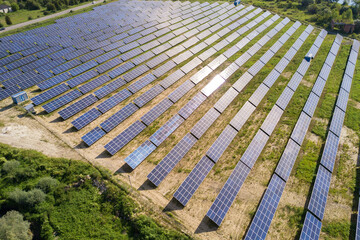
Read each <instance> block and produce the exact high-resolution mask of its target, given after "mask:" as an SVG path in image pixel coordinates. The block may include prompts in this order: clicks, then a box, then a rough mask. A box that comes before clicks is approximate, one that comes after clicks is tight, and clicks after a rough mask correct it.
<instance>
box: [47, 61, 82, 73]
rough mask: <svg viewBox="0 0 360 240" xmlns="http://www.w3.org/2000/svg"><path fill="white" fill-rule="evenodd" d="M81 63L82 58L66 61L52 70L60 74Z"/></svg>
mask: <svg viewBox="0 0 360 240" xmlns="http://www.w3.org/2000/svg"><path fill="white" fill-rule="evenodd" d="M80 64H81V62H80V60H78V59H74V60H71V61H69V62H66V63H64V64H62V65H60V66H58V67H55V68H53V69H51V71H52V72H53V73H54V74H60V73H62V72H65V71H67V70H69V69H71V68H73V67H75V66H78V65H80ZM73 76H74V75H73Z"/></svg>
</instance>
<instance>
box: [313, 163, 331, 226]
mask: <svg viewBox="0 0 360 240" xmlns="http://www.w3.org/2000/svg"><path fill="white" fill-rule="evenodd" d="M330 182H331V172H329V171H328V170H326V169H325V168H324V167H323V166H321V165H320V166H319V169H318V172H317V174H316V179H315V183H314V187H313V190H312V193H311V198H310V202H309V206H308V209H309V211H311V212H312V213H314V215H315V216H317V217H318V218H319V219H321V220H322V219H323V217H324V212H325V206H326V200H327V196H328V193H329V188H330Z"/></svg>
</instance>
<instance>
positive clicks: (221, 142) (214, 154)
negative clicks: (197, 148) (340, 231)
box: [206, 125, 237, 163]
mask: <svg viewBox="0 0 360 240" xmlns="http://www.w3.org/2000/svg"><path fill="white" fill-rule="evenodd" d="M236 135H237V131H236V130H235V129H234V128H233V127H232V126H230V125H227V126H226V128H225V129H224V130H223V131H222V133H221V134H220V136H219V137H218V138H217V139H216V140H215V142H214V143H213V144H212V145H211V147H210V149H209V150H208V151H207V153H206V155H207V156H208V157H209V158H210V159H211V160H212V161H214V162H215V163H216V162H217V161H218V160H219V159H220V157H221V155H222V154H223V153H224V152H225V150H226V149H227V147H228V146H229V145H230V143H231V142H232V140H233V139H234V138H235V136H236Z"/></svg>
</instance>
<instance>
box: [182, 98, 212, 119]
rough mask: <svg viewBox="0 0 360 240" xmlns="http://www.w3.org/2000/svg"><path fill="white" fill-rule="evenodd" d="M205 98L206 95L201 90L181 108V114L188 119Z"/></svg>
mask: <svg viewBox="0 0 360 240" xmlns="http://www.w3.org/2000/svg"><path fill="white" fill-rule="evenodd" d="M205 100H206V97H205V95H204V94H202V93H201V92H199V93H198V94H196V95H195V96H194V97H193V98H192V99H191V100H190V101H189V102H188V103H187V104H186V105H185V106H184V107H182V108H181V109H180V110H179V115H180V116H182V117H183V118H185V119H187V118H188V117H189V116H190V115H191V114H192V113H193V112H194V111H195V110H196V109H197V108H198V107H199V106H200V105H201V104H202V103H203V102H204V101H205Z"/></svg>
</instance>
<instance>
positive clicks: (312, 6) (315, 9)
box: [307, 4, 318, 14]
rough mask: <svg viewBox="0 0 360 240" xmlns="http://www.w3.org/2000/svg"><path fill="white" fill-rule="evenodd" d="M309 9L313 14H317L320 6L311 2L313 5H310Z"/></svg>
mask: <svg viewBox="0 0 360 240" xmlns="http://www.w3.org/2000/svg"><path fill="white" fill-rule="evenodd" d="M307 10H308V12H309V13H311V14H316V13H317V11H318V7H317V5H316V4H311V5H309V6H308V8H307Z"/></svg>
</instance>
